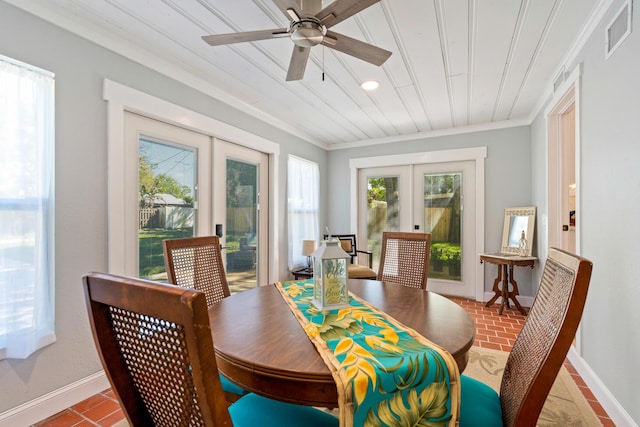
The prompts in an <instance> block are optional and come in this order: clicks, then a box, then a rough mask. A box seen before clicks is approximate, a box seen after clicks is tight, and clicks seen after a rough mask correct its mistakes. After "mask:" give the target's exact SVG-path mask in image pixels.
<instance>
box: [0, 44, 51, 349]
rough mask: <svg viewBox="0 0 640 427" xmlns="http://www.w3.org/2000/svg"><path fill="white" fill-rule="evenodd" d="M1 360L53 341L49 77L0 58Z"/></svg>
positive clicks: (36, 70) (47, 73)
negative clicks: (0, 149) (0, 152)
mask: <svg viewBox="0 0 640 427" xmlns="http://www.w3.org/2000/svg"><path fill="white" fill-rule="evenodd" d="M0 141H1V145H2V156H0V359H5V358H26V357H28V356H29V355H30V354H32V353H33V352H34V351H36V350H37V349H39V348H41V347H44V346H45V345H48V344H51V343H53V342H54V341H55V333H54V289H53V282H54V279H53V278H54V272H53V247H54V246H53V231H54V230H53V213H54V206H53V178H54V175H53V173H54V170H53V167H54V163H53V162H54V78H53V74H52V73H49V72H47V71H43V70H40V69H36V68H34V67H31V66H29V65H26V64H22V63H19V62H17V61H14V60H12V59H9V58H6V57H3V56H0Z"/></svg>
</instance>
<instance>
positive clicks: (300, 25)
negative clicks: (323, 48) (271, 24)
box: [289, 18, 327, 47]
mask: <svg viewBox="0 0 640 427" xmlns="http://www.w3.org/2000/svg"><path fill="white" fill-rule="evenodd" d="M325 34H327V28H326V27H325V26H324V25H321V24H320V22H319V21H318V20H317V19H315V18H303V19H301V20H299V21H295V22H292V23H291V28H290V29H289V36H290V37H291V40H292V41H293V43H295V44H296V46H300V47H313V46H316V45H318V44H320V43H322V40H323V39H324V36H325Z"/></svg>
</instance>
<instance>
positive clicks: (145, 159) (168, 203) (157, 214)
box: [138, 139, 196, 282]
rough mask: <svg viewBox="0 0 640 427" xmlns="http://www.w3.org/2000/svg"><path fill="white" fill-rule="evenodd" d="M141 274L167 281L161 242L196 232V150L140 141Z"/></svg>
mask: <svg viewBox="0 0 640 427" xmlns="http://www.w3.org/2000/svg"><path fill="white" fill-rule="evenodd" d="M139 153H140V154H139V158H138V189H139V191H138V194H139V210H138V213H139V221H138V224H139V225H138V242H139V253H138V254H139V263H138V264H139V266H140V267H139V276H140V277H143V278H148V279H151V280H157V281H162V282H166V280H167V273H166V270H165V268H164V254H163V251H162V241H163V240H165V239H177V238H180V237H192V236H194V235H195V219H194V218H195V215H194V202H195V194H196V166H195V165H196V152H195V150H193V149H185V148H182V147H177V146H172V145H168V144H163V143H159V142H153V141H149V140H145V139H140V141H139Z"/></svg>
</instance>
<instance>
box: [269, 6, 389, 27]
mask: <svg viewBox="0 0 640 427" xmlns="http://www.w3.org/2000/svg"><path fill="white" fill-rule="evenodd" d="M274 1H276V0H274ZM379 1H380V0H336V1H334V2H333V3H331V4H330V5H328V6H327V7H325V8H324V9H322V10H321V11H320V12H318V13H316V18H318V20H319V21H320V23H321V24H322V25H324V26H326V27H327V28H330V27H333V26H334V25H336V24H337V23H339V22H342V21H344V20H345V19H347V18H350V17H352V16H353V15H355V14H356V13H358V12H361V11H363V10H365V9H366V8H368V7H369V6H373V5H374V4H376V3H378V2H379Z"/></svg>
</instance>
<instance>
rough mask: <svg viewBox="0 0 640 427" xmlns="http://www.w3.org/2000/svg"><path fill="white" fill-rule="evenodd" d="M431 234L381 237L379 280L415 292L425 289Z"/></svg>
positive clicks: (385, 233)
mask: <svg viewBox="0 0 640 427" xmlns="http://www.w3.org/2000/svg"><path fill="white" fill-rule="evenodd" d="M430 254H431V234H429V233H402V232H389V231H385V232H383V233H382V254H381V256H380V266H379V267H378V280H381V281H383V282H385V283H397V284H400V285H404V286H411V287H414V288H422V289H426V288H427V274H428V273H429V256H430Z"/></svg>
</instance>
